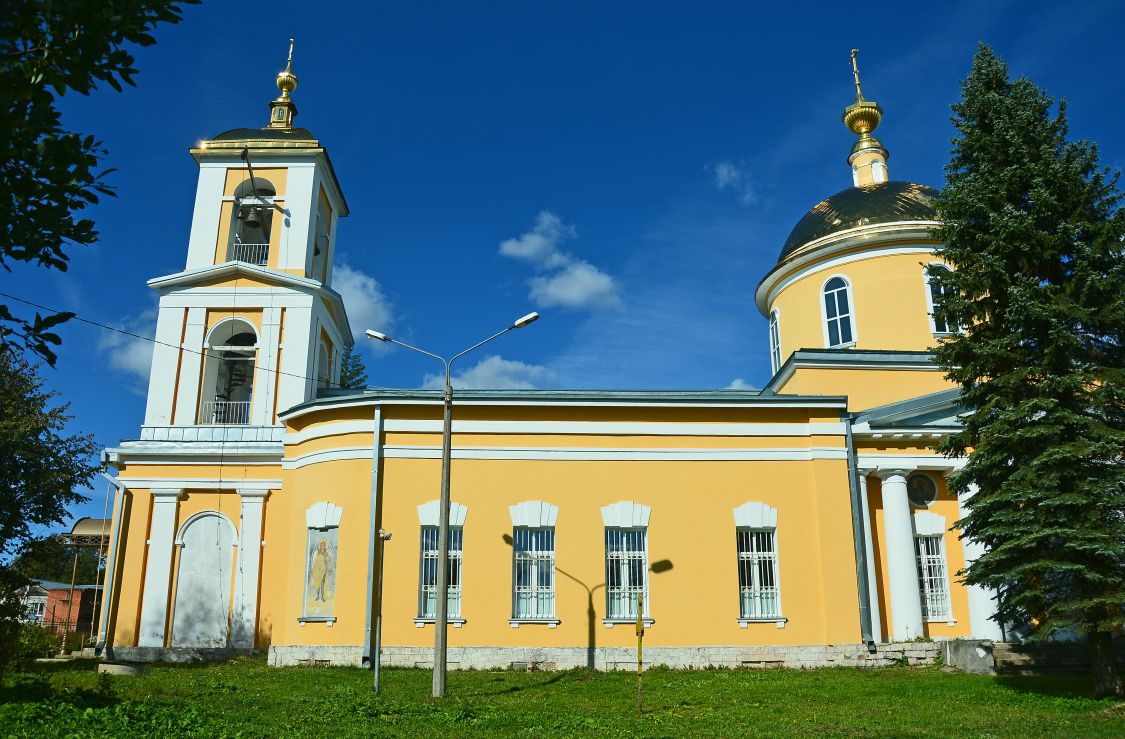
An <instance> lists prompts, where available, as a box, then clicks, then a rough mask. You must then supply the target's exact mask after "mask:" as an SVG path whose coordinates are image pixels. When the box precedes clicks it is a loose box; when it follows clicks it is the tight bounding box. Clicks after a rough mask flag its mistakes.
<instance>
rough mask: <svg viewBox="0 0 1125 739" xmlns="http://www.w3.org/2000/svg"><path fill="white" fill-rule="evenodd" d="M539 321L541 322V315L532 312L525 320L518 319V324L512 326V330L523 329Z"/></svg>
mask: <svg viewBox="0 0 1125 739" xmlns="http://www.w3.org/2000/svg"><path fill="white" fill-rule="evenodd" d="M538 320H539V314H538V313H536V312H534V311H532V312H531V313H528V314H527V315H526V316H524V317H523V318H520V319H517V320H516V322H515V323H513V324H512V328H523V327H524V326H526V325H527V324H529V323H535V322H536V321H538Z"/></svg>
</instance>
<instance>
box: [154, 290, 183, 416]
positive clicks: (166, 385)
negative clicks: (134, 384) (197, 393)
mask: <svg viewBox="0 0 1125 739" xmlns="http://www.w3.org/2000/svg"><path fill="white" fill-rule="evenodd" d="M183 324H184V309H183V308H179V307H169V306H165V305H161V307H160V312H159V313H158V314H157V317H156V344H155V345H154V346H153V348H152V368H151V369H150V371H149V383H148V404H147V407H146V408H145V425H146V426H171V425H172V402H173V398H175V397H176V388H175V387H174V386H173V384H172V383H170V382H168V378H169V377H175V376H176V365H177V364H178V363H179V361H180V349H179V346H180V336H181V332H182V331H183V327H184V326H183Z"/></svg>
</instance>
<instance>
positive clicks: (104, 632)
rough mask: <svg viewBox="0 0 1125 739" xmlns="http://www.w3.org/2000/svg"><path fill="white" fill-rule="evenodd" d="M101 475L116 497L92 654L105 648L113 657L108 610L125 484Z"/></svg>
mask: <svg viewBox="0 0 1125 739" xmlns="http://www.w3.org/2000/svg"><path fill="white" fill-rule="evenodd" d="M98 474H100V475H101V476H102V477H104V478H105V479H107V480H109V483H110V484H111V485H113V487H114V488H116V491H117V492H116V495H114V498H115V499H116V500H115V501H114V504H113V534H112V537H113V539H112V541H113V546H111V547H110V548H109V554H108V555H107V557H106V562H105V581H104V582H103V583H102V613H101V625H100V626H99V627H98V643H97V644H96V645H95V646H94V656H95V657H100V656H101V655H102V650H106V654H107V655H109V657H110V658H111V659H112V658H113V654H112V652H113V649H112V647H111V646H110V645H109V643H108V642H109V612H110V611H111V610H112V606H113V586H114V582H113V574H114V571H115V570H116V569H117V550H118V549H120V548H121V516H122V514H123V513H124V512H125V486H124V485H122V484H121V483H120V482H118V481H117V480H115V479H114V478H112V477H110V476H109V475H107V474H105V473H104V472H99V473H98Z"/></svg>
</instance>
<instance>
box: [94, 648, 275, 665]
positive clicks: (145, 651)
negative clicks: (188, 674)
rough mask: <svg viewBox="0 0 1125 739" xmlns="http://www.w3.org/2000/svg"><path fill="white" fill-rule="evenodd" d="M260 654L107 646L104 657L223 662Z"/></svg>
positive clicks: (126, 659) (200, 649) (220, 649)
mask: <svg viewBox="0 0 1125 739" xmlns="http://www.w3.org/2000/svg"><path fill="white" fill-rule="evenodd" d="M252 654H260V652H256V651H254V650H251V649H225V648H221V647H220V648H209V647H113V646H111V647H107V648H106V653H105V658H106V659H107V660H110V661H120V662H225V661H226V660H229V659H231V658H233V657H246V656H250V655H252Z"/></svg>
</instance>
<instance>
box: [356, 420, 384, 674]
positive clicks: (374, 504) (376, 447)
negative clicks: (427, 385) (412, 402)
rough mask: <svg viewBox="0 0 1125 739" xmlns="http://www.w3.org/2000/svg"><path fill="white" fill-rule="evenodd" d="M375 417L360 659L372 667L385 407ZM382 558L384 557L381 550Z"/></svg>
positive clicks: (361, 662) (373, 662) (373, 664)
mask: <svg viewBox="0 0 1125 739" xmlns="http://www.w3.org/2000/svg"><path fill="white" fill-rule="evenodd" d="M374 416H375V417H374V419H373V420H374V423H375V437H374V442H373V444H372V446H371V520H370V522H369V527H370V529H371V531H370V534H369V537H368V542H367V558H368V559H367V607H366V608H365V609H364V619H363V656H362V657H361V658H360V664H363V663H364V662H367V663H368V664H369V665H370V666H371V667H374V666H375V660H374V659H373V658H372V655H371V608H372V605H373V602H374V596H375V541H376V538H377V537H378V536H379V527H378V526H377V525H376V523H377V519H378V517H379V462H380V461H381V460H382V459H383V407H382V406H381V405H379V404H377V403H376V405H375V414H374ZM380 556H382V550H381V549H380ZM381 564H382V563H380V566H381ZM381 605H382V604H380V606H381Z"/></svg>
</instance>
